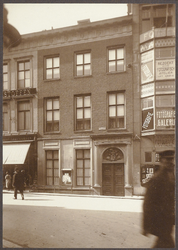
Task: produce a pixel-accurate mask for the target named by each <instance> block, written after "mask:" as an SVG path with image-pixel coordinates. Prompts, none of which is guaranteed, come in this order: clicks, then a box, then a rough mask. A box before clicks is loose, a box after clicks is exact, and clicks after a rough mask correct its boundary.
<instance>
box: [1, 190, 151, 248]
mask: <svg viewBox="0 0 178 250" xmlns="http://www.w3.org/2000/svg"><path fill="white" fill-rule="evenodd" d="M142 204H143V199H140V198H139V197H138V198H135V199H129V198H127V199H126V198H125V199H121V198H118V197H103V196H77V195H61V194H45V193H32V192H25V200H21V197H20V194H18V198H17V200H14V199H13V192H8V191H7V192H4V193H3V239H4V240H3V247H4V248H151V247H152V245H153V242H154V240H155V237H154V236H151V235H150V236H149V237H145V236H143V235H142V234H141V231H142V229H141V223H142ZM17 246H18V247H17Z"/></svg>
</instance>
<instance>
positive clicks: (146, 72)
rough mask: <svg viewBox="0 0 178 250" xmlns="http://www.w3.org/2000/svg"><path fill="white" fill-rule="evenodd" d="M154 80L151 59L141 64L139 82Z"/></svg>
mask: <svg viewBox="0 0 178 250" xmlns="http://www.w3.org/2000/svg"><path fill="white" fill-rule="evenodd" d="M152 81H154V71H153V61H150V62H147V63H144V64H142V65H141V84H143V83H147V82H152Z"/></svg>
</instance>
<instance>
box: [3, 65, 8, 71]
mask: <svg viewBox="0 0 178 250" xmlns="http://www.w3.org/2000/svg"><path fill="white" fill-rule="evenodd" d="M7 70H8V69H7V64H4V65H3V73H6V72H7Z"/></svg>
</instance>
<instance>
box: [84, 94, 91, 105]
mask: <svg viewBox="0 0 178 250" xmlns="http://www.w3.org/2000/svg"><path fill="white" fill-rule="evenodd" d="M84 107H90V96H85V97H84Z"/></svg>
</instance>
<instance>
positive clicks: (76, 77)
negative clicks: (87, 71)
mask: <svg viewBox="0 0 178 250" xmlns="http://www.w3.org/2000/svg"><path fill="white" fill-rule="evenodd" d="M90 77H93V75H87V76H74V79H79V78H90Z"/></svg>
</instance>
